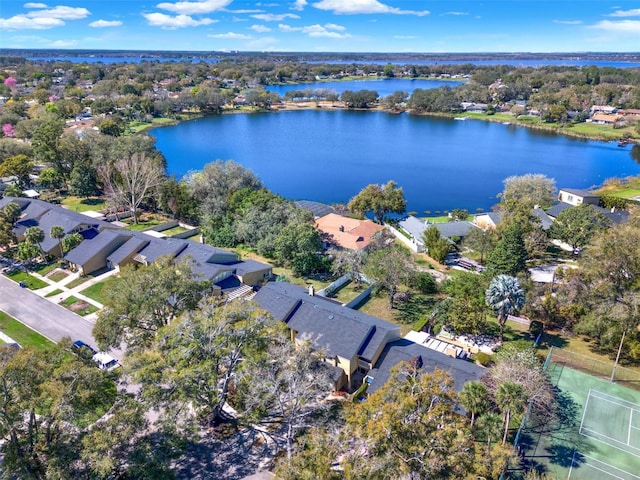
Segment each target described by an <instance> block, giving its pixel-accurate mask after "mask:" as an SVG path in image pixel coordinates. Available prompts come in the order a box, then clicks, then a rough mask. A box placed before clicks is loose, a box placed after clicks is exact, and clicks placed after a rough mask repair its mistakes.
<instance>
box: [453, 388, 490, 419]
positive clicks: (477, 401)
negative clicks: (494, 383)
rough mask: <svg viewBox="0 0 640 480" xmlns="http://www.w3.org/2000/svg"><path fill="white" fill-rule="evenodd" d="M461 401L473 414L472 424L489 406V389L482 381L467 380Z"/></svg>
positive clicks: (461, 394)
mask: <svg viewBox="0 0 640 480" xmlns="http://www.w3.org/2000/svg"><path fill="white" fill-rule="evenodd" d="M460 403H462V406H463V407H464V408H465V409H466V410H467V412H469V413H470V414H471V426H472V427H473V424H474V423H475V420H476V415H481V414H482V413H483V412H485V411H486V410H487V408H488V407H489V390H488V389H487V387H486V386H485V385H484V383H482V382H467V383H465V384H464V386H463V387H462V391H460Z"/></svg>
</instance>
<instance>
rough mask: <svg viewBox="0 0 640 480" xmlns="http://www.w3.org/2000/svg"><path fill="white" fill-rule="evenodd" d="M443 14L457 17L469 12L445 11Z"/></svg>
mask: <svg viewBox="0 0 640 480" xmlns="http://www.w3.org/2000/svg"><path fill="white" fill-rule="evenodd" d="M442 15H453V16H455V17H459V16H462V15H469V12H445V13H443V14H442Z"/></svg>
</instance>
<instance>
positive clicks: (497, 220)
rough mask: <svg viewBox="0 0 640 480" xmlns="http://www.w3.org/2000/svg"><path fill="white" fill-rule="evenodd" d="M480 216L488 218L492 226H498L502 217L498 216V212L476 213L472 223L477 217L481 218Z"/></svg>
mask: <svg viewBox="0 0 640 480" xmlns="http://www.w3.org/2000/svg"><path fill="white" fill-rule="evenodd" d="M482 216H486V217H489V220H491V221H492V222H493V224H494V225H498V224H499V223H500V222H501V221H502V215H501V214H500V212H482V213H476V214H475V215H474V216H473V221H474V222H475V221H476V218H477V217H482Z"/></svg>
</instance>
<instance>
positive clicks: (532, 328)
mask: <svg viewBox="0 0 640 480" xmlns="http://www.w3.org/2000/svg"><path fill="white" fill-rule="evenodd" d="M543 330H544V324H543V323H542V322H540V321H539V320H533V321H532V322H531V323H530V324H529V333H530V334H531V335H534V336H538V335H540V334H541V333H542V332H543Z"/></svg>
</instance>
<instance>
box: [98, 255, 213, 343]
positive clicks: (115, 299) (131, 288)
mask: <svg viewBox="0 0 640 480" xmlns="http://www.w3.org/2000/svg"><path fill="white" fill-rule="evenodd" d="M105 289H106V292H105V295H104V297H105V301H104V302H103V303H104V308H103V309H102V310H101V311H100V313H99V314H98V320H97V322H96V325H95V327H94V329H93V335H94V337H95V339H96V341H97V342H98V345H99V346H100V348H102V349H108V348H114V347H115V348H117V347H119V346H120V345H121V344H122V342H123V341H124V342H126V344H127V352H134V351H136V350H141V349H144V348H147V347H149V346H151V344H152V342H153V341H154V340H155V338H156V335H157V332H158V330H159V329H160V328H162V327H164V326H166V325H169V324H170V323H171V322H172V321H173V320H175V319H176V318H178V317H179V316H180V315H181V314H182V313H183V312H186V311H190V310H194V309H195V308H196V307H197V306H198V302H199V301H200V299H201V298H202V296H203V294H204V293H205V292H206V291H207V282H202V281H199V280H198V279H195V278H194V277H193V272H192V269H191V267H190V265H189V264H188V263H187V262H182V263H177V264H176V263H174V262H173V261H172V259H170V258H168V257H160V258H158V259H157V260H156V261H155V262H154V263H153V264H151V265H147V266H142V267H140V268H138V269H135V268H133V267H125V268H123V269H122V270H121V272H120V276H119V277H117V278H116V279H114V281H113V282H109V285H108V286H106V287H105ZM140 292H144V295H140Z"/></svg>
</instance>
